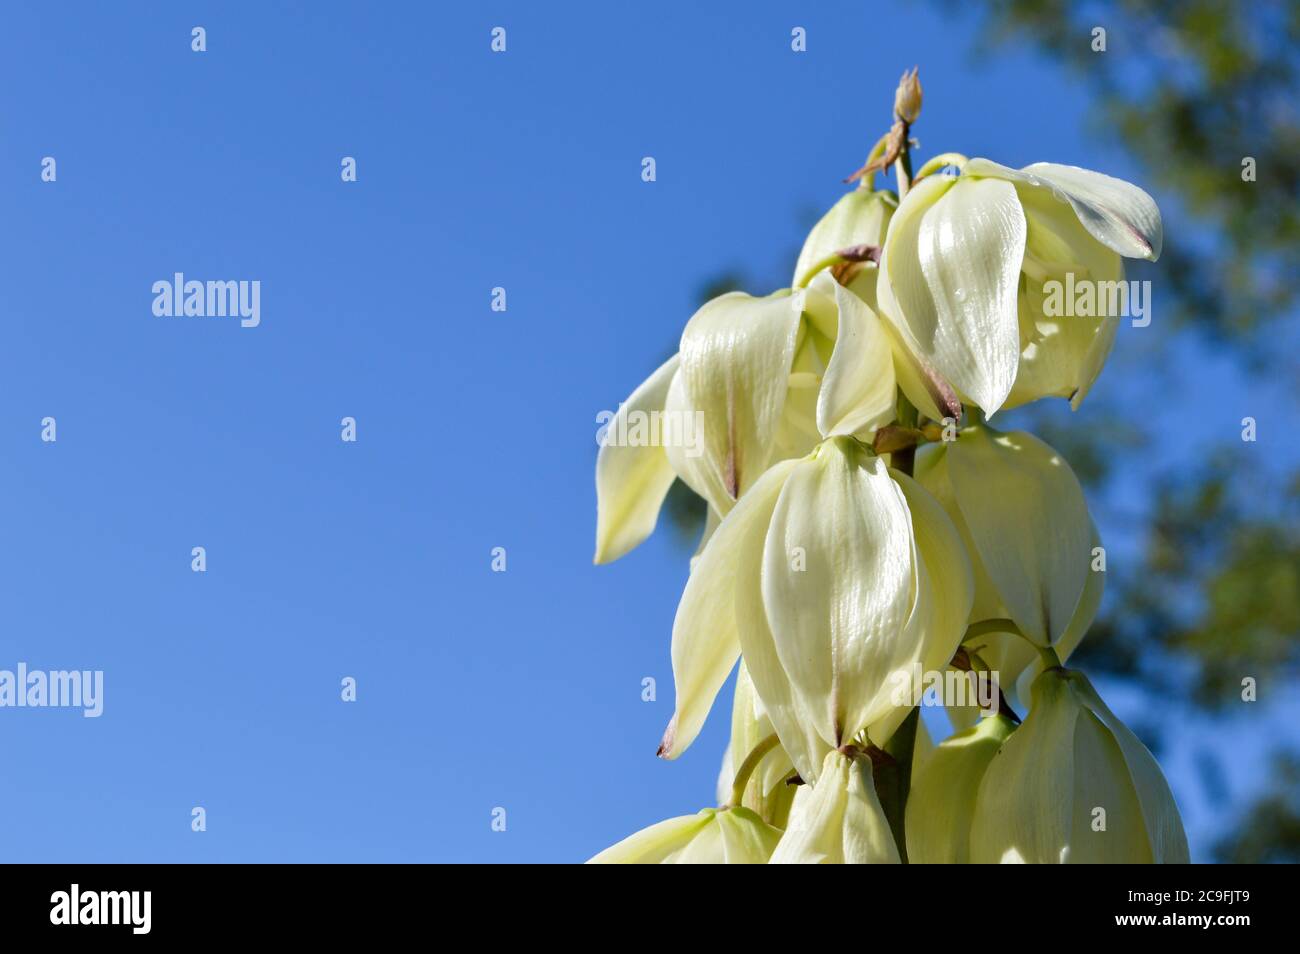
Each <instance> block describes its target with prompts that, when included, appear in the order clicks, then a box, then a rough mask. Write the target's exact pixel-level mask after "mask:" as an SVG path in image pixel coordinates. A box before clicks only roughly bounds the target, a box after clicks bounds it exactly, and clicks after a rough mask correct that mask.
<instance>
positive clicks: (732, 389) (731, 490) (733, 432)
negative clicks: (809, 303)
mask: <svg viewBox="0 0 1300 954" xmlns="http://www.w3.org/2000/svg"><path fill="white" fill-rule="evenodd" d="M802 308H803V296H802V293H796V294H794V295H791V294H790V293H789V292H788V291H786V292H778V293H776V294H775V295H770V296H768V297H767V298H752V297H750V296H749V295H744V294H741V293H739V292H732V293H730V294H727V295H723V296H721V297H720V298H715V299H713V300H712V301H710V302H708V303H707V304H705V305H704V306H703V307H701V308H700V310H699V311H697V312H696V313H695V315H694V316H693V317H692V318H691V320H690V321H689V322H688V323H687V325H686V330H685V331H683V332H682V340H681V347H680V350H679V355H680V362H681V363H680V366H679V369H678V373H677V376H676V378H675V379H674V382H673V385H672V387H671V388H670V390H669V396H668V405H669V407H670V409H671V410H673V411H676V412H681V413H695V412H698V413H701V414H702V415H703V434H702V435H700V437H701V441H700V446H698V447H695V448H691V447H678V446H675V444H670V445H669V447H668V457H669V460H670V461H671V462H672V464H673V467H674V469H675V470H676V471H677V473H678V474H679V475H681V476H682V478H683V479H684V480H686V481H687V483H688V484H690V486H691V487H692V488H693V489H694V490H696V492H698V493H699V494H700V495H701V496H703V497H704V498H705V499H706V500H708V501H709V502H710V503H711V504H713V506H714V507H715V508H716V509H717V511H718V512H719V513H721V514H723V515H725V514H726V513H727V511H728V510H730V509H731V507H732V506H733V504H734V502H735V501H736V499H738V498H739V497H740V495H741V494H743V493H744V492H745V491H746V490H747V489H748V488H749V487H751V486H753V484H754V482H755V481H757V480H758V478H759V477H760V476H761V475H762V473H763V471H764V470H765V469H766V468H767V465H768V462H769V459H770V455H771V451H772V445H773V439H774V437H775V435H776V433H777V429H778V426H779V424H780V422H781V416H782V410H783V408H784V406H785V399H786V390H787V388H788V386H789V377H790V368H791V364H792V362H793V360H794V355H795V349H796V346H797V344H798V340H799V331H800V327H801V324H802V323H801V321H800V315H801V312H802ZM692 450H694V451H696V453H694V454H692V453H691V451H692Z"/></svg>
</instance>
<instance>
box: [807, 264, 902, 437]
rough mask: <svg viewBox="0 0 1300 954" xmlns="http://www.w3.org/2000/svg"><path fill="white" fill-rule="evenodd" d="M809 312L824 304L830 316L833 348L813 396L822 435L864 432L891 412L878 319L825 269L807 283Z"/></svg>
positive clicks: (889, 374)
mask: <svg viewBox="0 0 1300 954" xmlns="http://www.w3.org/2000/svg"><path fill="white" fill-rule="evenodd" d="M807 302H808V304H807V307H808V309H809V311H812V310H814V309H816V308H819V307H820V308H829V309H830V310H831V311H833V313H834V315H835V317H836V319H837V320H836V336H835V350H834V351H833V352H832V353H831V360H830V364H829V366H828V367H827V368H826V374H825V377H824V378H823V379H822V386H821V391H820V393H819V394H818V397H817V428H818V430H819V431H820V432H821V434H822V436H823V437H831V436H834V435H837V434H845V435H849V434H857V435H859V436H861V437H863V438H867V437H869V435H870V433H871V432H872V431H874V430H875V429H876V428H877V427H880V426H881V425H883V424H887V423H889V421H891V420H892V419H893V417H894V412H895V407H896V404H897V392H896V385H895V379H894V355H893V348H892V346H891V343H890V340H889V337H888V336H887V333H886V332H885V330H884V329H883V328H882V327H881V321H880V319H879V318H878V317H877V316H876V313H875V312H873V311H872V310H871V309H870V308H868V307H867V305H866V303H865V302H863V301H862V300H861V299H860V298H858V296H857V295H855V294H853V292H851V291H849V290H848V289H847V288H844V287H843V286H842V285H840V284H839V283H838V282H836V281H835V280H834V279H833V278H831V276H830V274H829V273H827V272H823V273H822V274H821V275H819V276H818V277H817V278H816V279H815V280H814V281H813V283H812V285H811V286H809V289H808V296H807Z"/></svg>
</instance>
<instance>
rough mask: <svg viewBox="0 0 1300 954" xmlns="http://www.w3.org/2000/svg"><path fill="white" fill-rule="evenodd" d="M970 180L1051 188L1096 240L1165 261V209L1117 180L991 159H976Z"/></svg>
mask: <svg viewBox="0 0 1300 954" xmlns="http://www.w3.org/2000/svg"><path fill="white" fill-rule="evenodd" d="M964 174H965V175H977V176H997V177H998V178H1001V179H1007V180H1013V181H1022V182H1027V183H1029V184H1031V185H1035V186H1039V187H1041V188H1046V189H1051V190H1052V192H1053V193H1054V194H1055V195H1056V196H1057V197H1058V198H1060V199H1061V200H1062V201H1065V202H1068V203H1070V206H1071V207H1072V208H1073V209H1074V212H1075V215H1077V216H1078V217H1079V221H1080V222H1081V223H1082V224H1083V227H1084V228H1086V229H1087V230H1088V231H1089V232H1090V233H1091V234H1092V235H1093V237H1095V238H1096V239H1097V241H1098V242H1101V243H1102V244H1103V245H1105V246H1107V247H1108V248H1112V249H1114V250H1115V251H1116V252H1119V254H1121V255H1123V256H1124V257H1125V258H1145V259H1148V260H1150V261H1153V262H1154V261H1155V260H1156V259H1157V258H1159V257H1160V250H1161V246H1162V244H1163V242H1164V229H1163V227H1162V225H1161V222H1160V209H1159V208H1158V207H1157V206H1156V203H1155V200H1154V199H1152V198H1151V196H1149V195H1147V193H1146V192H1144V191H1143V190H1142V189H1139V188H1138V187H1137V186H1135V185H1133V184H1132V183H1131V182H1125V181H1124V180H1123V179H1116V178H1114V177H1113V176H1108V175H1104V174H1103V173H1100V172H1093V171H1092V170H1090V169H1080V168H1079V167H1078V166H1065V165H1059V164H1057V163H1055V162H1035V163H1033V164H1032V165H1028V166H1025V167H1024V168H1023V169H1020V170H1015V169H1008V168H1007V167H1006V166H1001V165H998V164H997V163H996V162H990V161H989V160H987V159H972V160H970V162H968V163H967V164H966V167H965V170H964Z"/></svg>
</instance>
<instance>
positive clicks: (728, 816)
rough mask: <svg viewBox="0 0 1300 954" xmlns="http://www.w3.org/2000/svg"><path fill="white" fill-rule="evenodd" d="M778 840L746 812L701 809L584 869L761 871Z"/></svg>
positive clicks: (645, 830) (646, 833) (616, 848)
mask: <svg viewBox="0 0 1300 954" xmlns="http://www.w3.org/2000/svg"><path fill="white" fill-rule="evenodd" d="M780 839H781V832H780V830H779V829H776V828H773V827H772V826H771V825H769V824H767V823H766V822H764V821H763V820H762V819H761V818H759V817H758V816H757V815H755V814H754V813H753V812H752V811H750V810H749V809H748V808H706V809H704V810H703V811H701V812H700V813H699V814H698V815H683V816H681V817H679V818H670V819H668V820H667V821H662V822H659V823H658V824H657V825H651V826H650V827H649V828H643V829H642V830H641V831H639V832H637V833H636V834H635V835H629V836H628V837H627V838H624V839H623V840H622V841H620V842H619V843H618V844H617V845H613V846H611V847H609V848H606V849H605V850H604V851H602V852H601V853H600V854H598V855H596V857H594V858H592V859H591V860H590V861H588V862H587V864H589V865H671V864H676V865H762V864H766V863H767V861H768V859H769V858H770V857H771V856H772V850H773V849H774V848H775V847H776V844H777V842H778V841H779V840H780Z"/></svg>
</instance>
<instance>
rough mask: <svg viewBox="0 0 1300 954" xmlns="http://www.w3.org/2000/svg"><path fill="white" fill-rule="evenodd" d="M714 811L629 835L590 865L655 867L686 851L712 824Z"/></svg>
mask: <svg viewBox="0 0 1300 954" xmlns="http://www.w3.org/2000/svg"><path fill="white" fill-rule="evenodd" d="M714 814H715V812H714V810H713V809H705V810H704V811H702V812H700V813H699V814H698V815H682V816H679V817H677V818H669V819H668V820H667V821H661V822H659V823H657V824H654V825H651V826H650V827H649V828H643V829H641V830H640V831H639V832H637V833H636V834H634V835H629V836H628V837H626V838H624V839H623V840H622V841H620V842H619V843H618V844H616V845H612V846H610V847H609V848H606V849H605V850H604V851H602V852H601V853H600V854H598V855H596V856H595V857H594V858H592V859H591V860H590V861H588V862H587V864H589V865H655V864H661V863H663V862H664V861H666V860H668V859H670V858H671V857H672V856H673V855H675V854H677V853H678V852H680V851H681V850H682V849H683V848H685V847H686V846H687V845H688V844H690V842H691V841H692V839H694V838H695V836H696V835H698V834H699V833H700V832H701V831H702V830H704V829H705V828H707V827H709V826H710V825H711V824H712V823H713V816H714Z"/></svg>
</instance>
